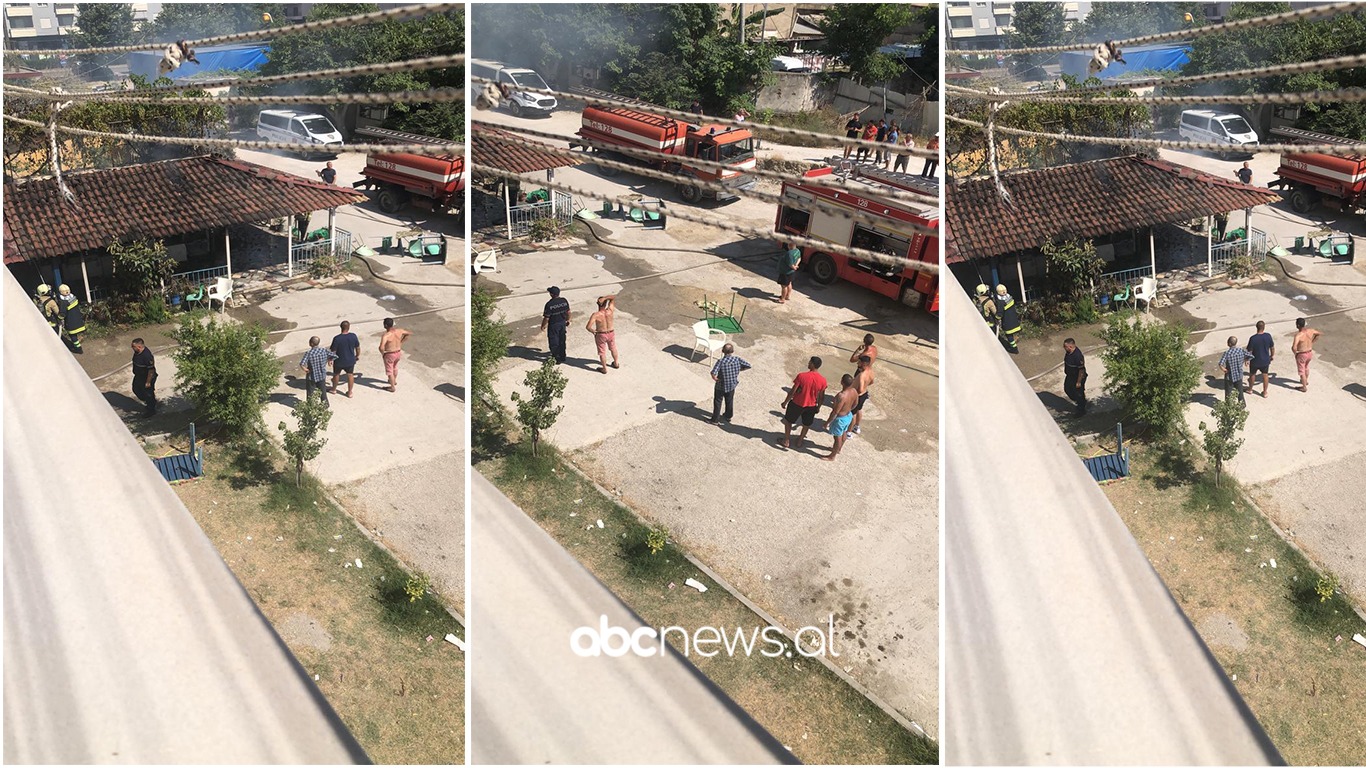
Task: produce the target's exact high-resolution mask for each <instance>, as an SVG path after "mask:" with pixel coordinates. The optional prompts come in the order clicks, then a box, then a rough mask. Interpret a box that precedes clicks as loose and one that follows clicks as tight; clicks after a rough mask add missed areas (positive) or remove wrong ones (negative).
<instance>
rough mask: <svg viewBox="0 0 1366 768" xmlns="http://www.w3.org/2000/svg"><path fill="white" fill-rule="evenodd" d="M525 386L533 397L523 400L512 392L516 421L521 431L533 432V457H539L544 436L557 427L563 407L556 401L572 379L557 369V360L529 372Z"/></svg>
mask: <svg viewBox="0 0 1366 768" xmlns="http://www.w3.org/2000/svg"><path fill="white" fill-rule="evenodd" d="M522 383H523V384H525V385H527V386H528V387H530V388H531V396H530V397H522V396H521V395H520V394H518V393H516V392H513V393H512V401H513V402H515V403H517V421H518V422H520V423H521V425H522V428H523V429H525V430H526V431H527V432H529V433H531V455H532V456H535V455H536V447H537V446H538V445H539V444H540V442H541V433H542V432H544V431H545V430H547V429H550V428H551V427H552V426H554V425H555V419H557V418H559V416H560V411H563V410H564V406H563V405H555V401H556V400H557V399H559V397H560V396H561V395H563V394H564V388H565V385H566V384H568V383H569V380H568V379H566V378H565V377H564V374H562V373H560V371H559V369H558V368H556V367H555V361H554V360H546V361H545V362H544V363H541V367H540V368H537V369H535V370H531V371H527V373H526V378H525V379H523V380H522Z"/></svg>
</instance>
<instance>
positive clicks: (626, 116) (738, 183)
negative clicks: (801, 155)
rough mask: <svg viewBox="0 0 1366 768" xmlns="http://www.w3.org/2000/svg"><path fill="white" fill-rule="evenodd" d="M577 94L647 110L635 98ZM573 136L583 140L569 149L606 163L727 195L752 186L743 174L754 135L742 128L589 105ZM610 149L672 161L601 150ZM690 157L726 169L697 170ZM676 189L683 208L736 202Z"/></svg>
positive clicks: (609, 171)
mask: <svg viewBox="0 0 1366 768" xmlns="http://www.w3.org/2000/svg"><path fill="white" fill-rule="evenodd" d="M578 92H579V93H582V94H583V95H585V96H590V97H592V96H596V97H598V98H607V99H613V100H616V101H626V102H635V103H638V104H644V105H646V106H648V104H646V102H643V101H639V100H637V99H629V98H626V97H624V96H615V95H613V94H610V93H604V92H602V91H596V90H593V89H590V88H580V89H578ZM577 135H578V136H579V138H581V139H583V141H582V142H570V145H569V146H570V147H571V148H575V147H586V148H592V149H594V150H595V151H597V152H599V153H600V154H602V156H603V157H604V158H605V159H609V160H615V161H617V162H625V163H631V164H634V165H640V166H644V167H647V168H657V169H659V170H662V171H667V172H669V173H674V174H682V175H684V176H688V177H691V178H693V179H697V180H698V181H705V182H711V183H714V184H720V185H722V186H724V187H726V188H727V189H730V190H736V189H749V188H750V187H753V186H754V184H755V183H756V181H757V179H756V178H755V177H754V176H753V175H752V174H750V173H747V171H749V170H750V169H751V168H753V167H754V150H755V143H754V136H753V134H751V133H750V132H749V131H748V130H747V129H745V128H735V127H731V126H724V125H707V124H697V125H694V124H691V123H685V122H683V121H681V120H676V119H674V118H672V117H663V116H661V115H656V114H652V113H648V112H640V111H638V110H634V109H629V108H627V107H593V106H590V107H585V108H584V110H583V124H582V127H580V128H579V131H578V134H577ZM604 145H605V146H604ZM611 146H619V147H624V148H628V149H646V150H651V151H654V152H663V153H665V154H668V155H672V156H673V159H669V160H663V159H658V160H656V159H646V158H640V157H636V156H634V155H630V154H624V153H621V152H614V151H612V150H611V149H608V148H605V147H611ZM689 158H697V159H699V160H710V161H713V162H717V163H725V164H726V165H727V166H729V167H728V168H726V169H725V170H717V169H715V168H699V167H697V166H696V165H693V164H690V163H689V162H688V159H689ZM598 170H599V172H600V173H602V175H603V176H615V175H616V174H617V173H618V169H616V168H604V167H601V166H599V168H598ZM676 186H677V187H678V194H679V196H680V197H682V198H683V201H684V202H687V203H697V202H699V201H700V200H703V199H713V200H717V201H718V202H729V201H732V200H737V199H739V197H738V195H736V194H734V193H730V194H725V193H719V192H716V191H713V190H704V189H702V188H701V187H699V186H697V185H695V184H690V183H688V182H687V181H679V182H678V183H677V185H676Z"/></svg>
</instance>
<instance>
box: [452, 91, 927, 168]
mask: <svg viewBox="0 0 1366 768" xmlns="http://www.w3.org/2000/svg"><path fill="white" fill-rule="evenodd" d="M470 82H472V83H480V84H488V85H497V83H496V82H494V81H493V80H490V79H489V78H487V77H478V76H471V77H470ZM517 90H518V92H520V93H539V94H542V95H545V96H555V97H557V98H560V99H568V100H570V101H581V102H583V103H585V104H587V105H589V106H602V107H622V108H625V109H630V110H634V111H636V112H645V113H647V114H652V115H659V116H661V117H672V118H675V119H678V120H682V121H683V122H685V123H698V122H706V123H709V124H710V123H716V124H718V125H727V126H731V127H733V128H745V129H748V130H751V131H754V130H764V131H769V132H772V133H777V134H780V135H783V136H792V137H795V138H804V139H815V140H818V141H823V142H827V143H830V144H835V145H838V146H849V147H869V148H871V149H882V150H886V149H887V148H888V147H892V146H895V145H892V144H888V143H887V142H885V141H864V140H863V139H851V138H849V137H848V136H837V135H834V134H830V133H817V132H816V131H806V130H802V129H800V128H788V127H787V126H782V125H769V124H767V123H755V122H752V121H749V120H733V119H731V118H728V117H712V116H711V115H697V114H693V113H692V112H683V111H682V110H677V109H669V108H667V107H657V106H655V105H653V104H646V103H644V102H640V101H630V100H625V99H611V98H605V97H602V96H589V95H586V94H582V93H573V92H570V91H557V90H555V89H553V88H523V87H520V86H518V88H517ZM897 151H898V152H903V153H908V154H911V155H914V156H916V157H933V158H935V159H938V158H939V150H937V149H924V148H922V147H901V148H900V149H899V150H897Z"/></svg>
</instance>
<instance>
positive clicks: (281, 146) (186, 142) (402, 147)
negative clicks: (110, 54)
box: [3, 115, 465, 157]
mask: <svg viewBox="0 0 1366 768" xmlns="http://www.w3.org/2000/svg"><path fill="white" fill-rule="evenodd" d="M3 117H4V119H6V120H9V121H10V122H13V123H18V124H20V125H27V126H30V127H33V128H46V126H44V125H43V124H42V123H39V122H36V121H34V120H25V119H24V118H22V117H15V116H14V115H4V116H3ZM56 128H57V130H58V131H61V132H62V133H69V134H72V135H75V136H89V137H91V138H97V139H118V140H120V141H136V142H141V143H144V144H147V143H150V144H177V145H181V146H190V147H220V148H231V149H260V150H284V151H287V152H299V151H305V150H310V149H313V150H317V149H322V150H324V151H327V152H338V153H342V152H376V153H380V154H397V153H403V154H410V155H433V156H438V157H440V156H445V155H463V154H464V152H465V145H463V144H338V145H321V144H292V143H290V142H286V141H247V140H243V139H197V138H192V137H188V136H156V135H153V134H138V133H110V132H108V131H91V130H86V129H85V128H73V127H71V126H68V125H58V126H56Z"/></svg>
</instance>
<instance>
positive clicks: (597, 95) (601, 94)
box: [569, 86, 656, 107]
mask: <svg viewBox="0 0 1366 768" xmlns="http://www.w3.org/2000/svg"><path fill="white" fill-rule="evenodd" d="M569 91H570V93H577V94H579V95H581V96H587V97H588V98H590V99H611V100H613V101H625V102H627V103H630V104H641V105H644V106H647V107H653V106H656V105H654V104H651V103H650V102H648V101H645V100H643V99H633V98H631V97H630V96H621V95H619V94H615V93H609V92H607V91H600V90H598V89H597V88H586V87H584V86H578V87H575V88H570V89H569Z"/></svg>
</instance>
